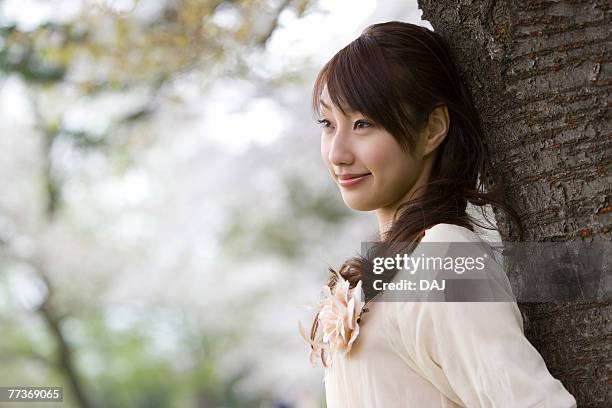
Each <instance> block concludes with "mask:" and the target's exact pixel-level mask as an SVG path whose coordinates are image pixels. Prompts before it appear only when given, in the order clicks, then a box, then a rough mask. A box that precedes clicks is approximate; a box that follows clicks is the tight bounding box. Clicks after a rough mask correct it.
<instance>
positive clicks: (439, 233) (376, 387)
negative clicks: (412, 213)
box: [324, 224, 576, 408]
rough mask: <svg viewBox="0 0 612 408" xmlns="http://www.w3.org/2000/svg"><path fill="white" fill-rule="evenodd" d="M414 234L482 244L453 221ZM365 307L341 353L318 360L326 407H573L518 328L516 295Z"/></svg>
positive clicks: (433, 239) (427, 239)
mask: <svg viewBox="0 0 612 408" xmlns="http://www.w3.org/2000/svg"><path fill="white" fill-rule="evenodd" d="M421 242H478V243H479V245H482V244H483V243H484V245H486V246H487V247H488V248H490V246H488V244H486V243H485V241H483V240H482V239H480V237H479V236H478V235H476V234H475V233H474V232H472V231H470V230H469V229H467V228H464V227H461V226H457V225H453V224H437V225H435V226H434V227H431V228H430V229H428V230H427V231H426V233H425V236H424V237H423V238H422V240H421ZM503 275H504V277H505V274H503ZM505 279H506V280H507V278H505ZM507 284H508V287H509V282H507ZM368 308H369V312H368V313H366V314H364V315H363V319H362V321H361V324H360V331H359V335H358V337H357V339H356V341H355V343H354V344H353V346H352V349H351V350H350V352H349V354H347V355H346V356H344V357H341V356H340V355H338V357H336V356H334V358H333V360H332V362H331V365H330V366H329V367H327V368H325V380H324V381H325V393H326V399H327V407H328V408H399V407H402V408H442V407H447V408H449V407H453V408H454V407H469V408H476V407H483V408H484V407H487V408H488V407H494V408H504V407H508V408H528V407H529V408H575V407H576V400H575V398H574V397H573V396H572V395H571V394H570V393H569V392H568V391H567V390H566V389H565V388H564V386H563V384H562V383H561V382H560V381H559V380H557V379H555V378H554V377H553V376H552V375H551V374H550V372H549V371H548V369H547V368H546V364H545V363H544V360H543V359H542V357H541V355H540V354H539V353H538V351H537V350H536V349H535V348H534V347H533V346H532V345H531V343H529V341H528V340H527V338H526V337H525V336H524V332H523V320H522V316H521V313H520V310H519V308H518V306H517V304H516V302H370V303H369V305H368Z"/></svg>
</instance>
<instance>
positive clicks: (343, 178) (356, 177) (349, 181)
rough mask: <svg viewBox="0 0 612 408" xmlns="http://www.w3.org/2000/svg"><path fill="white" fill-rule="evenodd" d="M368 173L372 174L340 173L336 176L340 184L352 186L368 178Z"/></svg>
mask: <svg viewBox="0 0 612 408" xmlns="http://www.w3.org/2000/svg"><path fill="white" fill-rule="evenodd" d="M370 175H372V173H366V174H341V175H339V176H338V184H340V185H341V186H342V187H350V186H354V185H356V184H358V183H360V182H362V181H363V180H365V179H366V178H368V176H370Z"/></svg>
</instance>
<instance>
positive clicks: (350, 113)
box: [319, 99, 358, 115]
mask: <svg viewBox="0 0 612 408" xmlns="http://www.w3.org/2000/svg"><path fill="white" fill-rule="evenodd" d="M319 102H320V103H321V105H322V106H323V107H324V108H327V109H328V110H331V108H330V107H329V105H328V104H327V103H325V101H323V100H322V99H321V100H320V101H319ZM346 113H348V114H349V115H352V114H355V113H358V112H356V111H348V112H346Z"/></svg>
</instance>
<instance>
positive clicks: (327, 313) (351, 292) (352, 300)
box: [299, 274, 367, 365]
mask: <svg viewBox="0 0 612 408" xmlns="http://www.w3.org/2000/svg"><path fill="white" fill-rule="evenodd" d="M322 292H323V293H322V294H323V297H322V299H321V301H320V302H319V305H318V309H319V316H318V324H319V327H320V329H321V330H320V331H319V332H318V333H317V336H316V337H315V339H314V340H312V339H310V338H309V337H308V336H306V334H305V331H304V328H303V327H302V324H301V322H299V330H300V334H301V335H302V337H304V339H306V341H307V342H308V343H310V345H311V349H312V350H311V352H310V361H311V363H312V364H313V365H315V358H316V357H317V356H319V355H321V351H325V353H324V355H325V356H326V359H325V361H324V363H325V364H326V365H328V364H330V363H331V355H330V354H331V353H334V354H336V353H339V354H340V355H342V356H345V355H347V354H348V353H349V351H350V350H351V347H352V345H353V343H354V342H355V339H357V336H358V335H359V323H360V317H361V314H362V312H363V311H364V310H365V311H366V312H367V309H365V308H364V305H365V302H364V301H363V290H362V285H361V281H359V282H358V283H357V285H355V287H354V288H352V289H349V281H347V280H345V279H344V278H343V277H342V276H340V275H339V274H338V280H337V282H336V285H335V286H334V289H333V290H331V289H330V288H329V286H327V285H325V286H323V288H322ZM330 351H331V353H330Z"/></svg>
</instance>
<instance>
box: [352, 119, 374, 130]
mask: <svg viewBox="0 0 612 408" xmlns="http://www.w3.org/2000/svg"><path fill="white" fill-rule="evenodd" d="M359 125H366V126H365V127H362V128H361V129H365V128H369V127H372V124H371V123H369V122H366V121H365V120H358V121H357V122H355V126H357V127H359Z"/></svg>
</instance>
